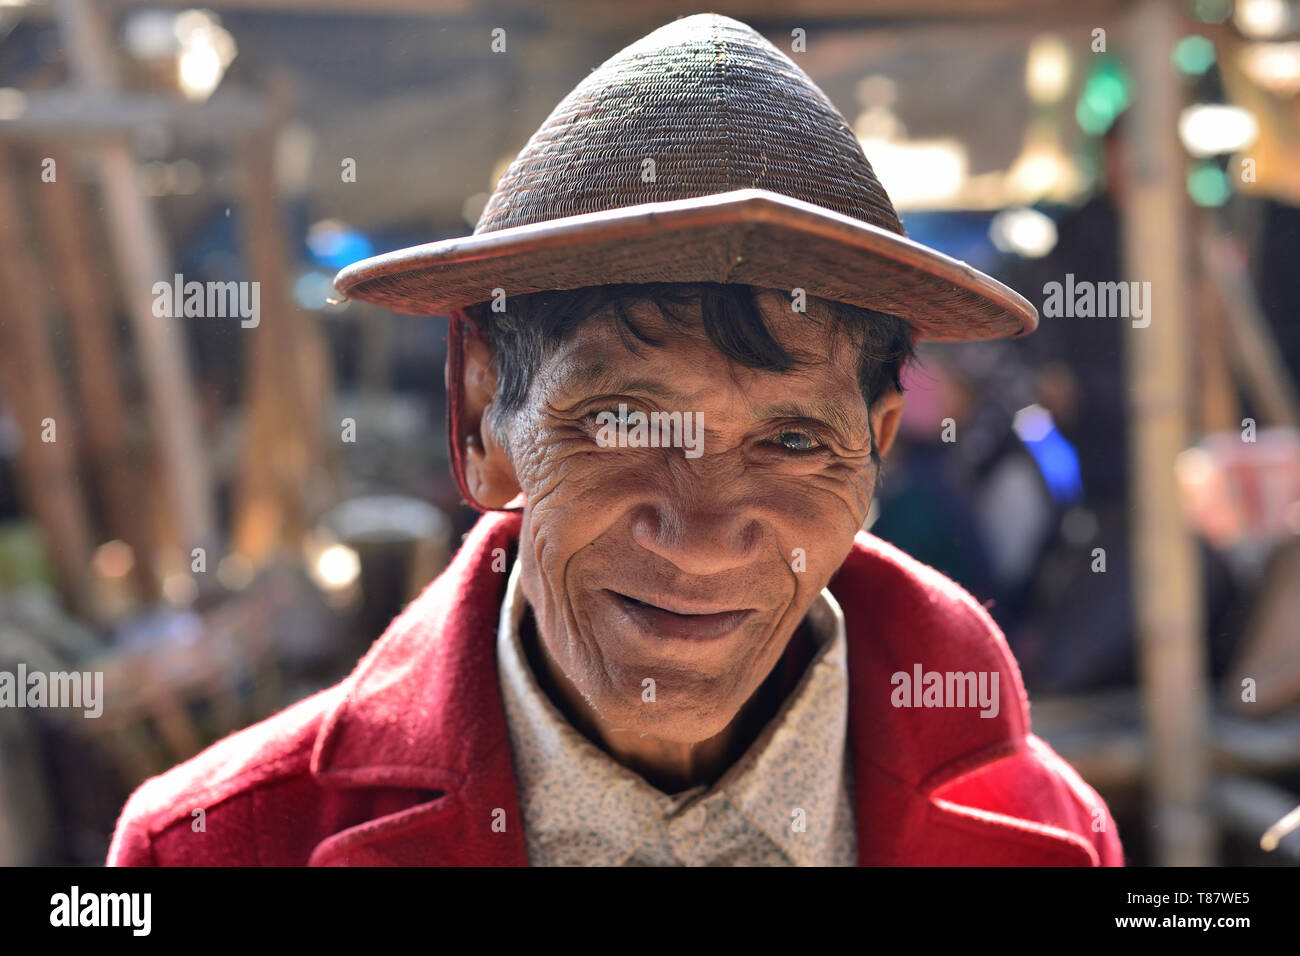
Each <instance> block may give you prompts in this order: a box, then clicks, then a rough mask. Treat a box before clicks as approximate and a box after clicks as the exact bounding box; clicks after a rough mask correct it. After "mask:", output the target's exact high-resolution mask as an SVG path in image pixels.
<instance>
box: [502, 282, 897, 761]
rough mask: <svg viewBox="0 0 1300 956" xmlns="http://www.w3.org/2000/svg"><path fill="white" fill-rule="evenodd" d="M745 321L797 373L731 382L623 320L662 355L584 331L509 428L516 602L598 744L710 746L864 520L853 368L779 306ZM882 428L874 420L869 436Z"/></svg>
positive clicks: (716, 357)
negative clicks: (617, 731) (517, 506)
mask: <svg viewBox="0 0 1300 956" xmlns="http://www.w3.org/2000/svg"><path fill="white" fill-rule="evenodd" d="M759 303H760V307H761V308H762V310H763V312H764V314H765V315H766V316H767V317H768V320H769V322H770V326H771V328H772V331H773V333H774V334H775V335H776V337H777V338H778V339H779V340H780V341H781V343H782V345H784V346H785V347H786V348H787V349H788V350H790V351H791V352H792V353H793V354H795V355H797V356H800V357H802V358H804V359H805V360H811V361H806V362H805V364H804V365H803V366H801V367H800V368H798V369H796V370H794V371H791V372H786V373H778V372H765V371H755V370H751V369H746V368H743V367H739V366H734V365H732V364H731V363H730V362H729V361H728V360H727V359H726V357H724V356H723V355H722V354H721V353H720V352H718V351H717V350H716V349H714V348H713V346H712V345H711V344H710V343H709V342H708V340H707V338H705V337H704V333H703V332H702V331H694V330H692V331H691V332H681V331H676V330H673V329H672V328H671V327H670V326H668V325H666V324H665V323H664V322H663V320H662V318H660V317H659V316H658V315H657V311H656V310H655V309H654V307H653V306H648V305H638V306H633V307H632V312H633V315H634V317H635V318H636V319H637V320H638V324H640V325H641V326H642V327H643V328H644V329H646V331H648V332H650V333H651V334H652V335H653V336H654V337H655V338H656V339H658V340H662V341H664V342H665V345H664V347H663V348H655V347H650V346H639V348H640V350H641V352H642V354H641V355H640V356H638V355H636V354H634V353H632V352H631V351H629V350H628V349H627V348H626V347H625V346H624V344H623V342H622V341H621V339H620V337H619V335H618V332H617V330H616V328H615V327H614V325H613V324H612V323H609V322H604V321H600V320H598V319H593V320H592V321H589V322H587V323H586V324H585V325H584V326H582V327H581V328H580V330H579V331H578V332H577V333H576V334H575V336H574V337H573V339H572V340H571V341H569V342H568V343H566V344H565V345H564V346H562V347H561V348H560V349H559V350H558V351H557V352H556V353H555V354H553V355H552V356H551V357H550V358H549V359H548V360H547V361H546V362H545V363H544V364H543V366H542V367H541V368H540V369H539V370H538V371H537V374H536V376H535V378H534V381H533V384H532V389H531V392H530V395H529V398H528V401H527V402H526V404H525V407H524V408H523V409H521V410H520V411H519V412H517V413H516V414H515V415H513V416H512V417H511V419H510V421H509V423H508V426H507V435H508V447H509V448H510V457H511V461H512V463H513V468H514V472H515V476H516V478H517V481H518V483H519V487H520V488H521V489H522V490H523V491H524V492H525V493H526V495H527V506H526V509H525V511H524V519H523V530H522V537H521V540H520V560H521V562H522V566H521V574H522V582H523V589H524V594H525V595H526V597H527V598H528V601H529V603H530V604H531V605H532V608H533V611H534V614H535V616H536V620H537V625H538V632H539V634H540V637H541V641H542V644H543V645H544V648H545V651H546V653H547V654H548V656H549V657H550V662H551V666H552V667H554V666H557V665H558V668H559V669H560V670H561V671H563V673H564V675H565V676H567V678H568V681H569V683H570V684H571V685H572V686H573V687H575V688H576V689H577V690H578V691H579V692H580V693H581V694H582V696H583V697H584V698H585V699H586V700H587V702H588V704H589V705H590V706H591V707H592V708H594V710H595V711H596V715H597V719H598V720H600V721H602V722H603V723H606V724H607V725H608V726H611V727H615V728H624V729H626V730H628V731H632V732H639V733H644V734H651V735H653V736H655V737H658V738H660V739H663V740H669V741H674V742H680V743H696V742H699V741H702V740H706V739H708V738H709V737H712V736H714V735H715V734H718V733H720V732H721V731H722V730H723V729H724V728H725V727H726V726H727V725H728V724H729V723H730V722H731V721H732V719H733V718H734V717H735V716H736V714H737V713H738V712H739V710H740V708H741V707H742V705H743V704H744V703H745V701H746V700H747V699H748V698H749V697H750V696H751V695H752V694H753V693H754V691H755V690H756V689H757V688H758V686H759V685H760V684H761V683H762V681H763V679H764V678H765V677H766V676H767V675H768V673H769V672H770V671H771V670H772V668H773V666H774V665H775V664H776V662H777V660H778V659H779V658H780V657H781V655H782V653H783V651H784V649H785V647H786V644H787V642H788V641H789V639H790V637H791V636H792V635H793V633H794V631H795V628H796V627H797V626H798V624H799V622H800V620H801V619H802V618H803V616H804V614H805V612H806V611H807V610H808V608H809V605H810V604H811V603H812V601H813V600H814V598H816V596H817V595H818V593H819V592H820V591H821V589H822V588H823V587H824V586H825V585H826V583H827V582H828V581H829V579H830V577H831V575H832V574H833V573H834V572H835V571H836V569H837V568H838V567H839V566H840V564H841V563H842V562H843V560H844V558H845V557H846V555H847V554H848V552H849V549H850V547H851V546H852V542H853V536H854V534H855V533H856V532H857V530H858V529H859V528H860V527H861V526H862V523H863V521H864V519H865V517H866V514H867V508H868V506H869V505H870V502H871V495H872V490H873V486H874V481H875V470H876V469H875V466H874V464H873V462H872V460H871V455H870V453H871V434H870V432H869V430H868V410H867V406H866V403H865V401H864V399H863V396H862V394H861V392H860V390H859V386H858V383H857V379H856V366H857V358H858V357H857V353H856V352H855V350H854V349H853V348H852V347H851V346H849V345H848V343H847V342H843V343H841V344H840V347H839V348H835V347H834V346H835V345H836V343H835V341H834V339H833V333H832V332H830V331H829V324H828V328H827V330H823V329H822V328H820V327H818V326H816V325H814V324H812V323H810V322H808V320H807V318H806V317H805V316H803V315H800V314H796V313H794V312H793V311H791V309H790V307H789V300H788V299H785V298H784V297H782V296H780V295H779V294H776V293H772V294H770V295H767V296H762V297H760V299H759ZM818 306H820V303H816V304H814V303H813V302H811V301H810V303H809V311H810V312H813V313H814V314H815V311H816V308H817V307H818ZM891 394H894V393H891ZM899 402H900V403H901V399H899ZM621 406H622V407H621ZM891 407H892V406H891ZM874 411H875V410H873V412H874ZM637 413H640V414H639V415H638V414H637ZM655 413H658V414H659V416H661V417H659V418H655V417H654V415H655ZM665 413H668V414H669V415H671V413H678V420H680V422H681V426H680V427H677V428H676V430H674V428H673V426H674V425H675V424H676V422H674V421H672V419H671V418H665V417H663V416H664V414H665ZM642 416H645V418H644V419H643V418H642ZM884 417H885V416H884V414H883V413H881V417H875V416H874V415H873V421H874V422H875V433H876V435H877V437H878V438H880V437H881V434H882V421H883V419H884ZM888 418H889V421H888V422H883V424H884V428H885V430H886V431H887V432H888V433H891V434H892V430H893V424H894V423H895V421H896V416H894V415H889V416H888ZM665 421H667V424H666V425H664V426H663V427H660V428H651V427H646V428H643V429H638V425H639V424H644V423H650V424H653V423H654V422H660V423H663V422H665ZM620 426H622V428H621V429H620ZM697 426H702V427H699V428H697ZM620 431H621V435H620ZM652 435H653V436H656V438H657V439H658V443H659V444H660V446H661V447H653V445H652V444H651V443H652V442H654V441H655V440H656V439H655V438H651V436H652ZM884 440H885V441H888V439H884ZM674 441H676V442H677V444H678V446H679V447H662V445H664V444H669V445H671V444H672V443H673V442H674ZM647 679H650V680H653V681H654V685H653V686H654V693H653V695H649V694H646V693H645V691H646V688H647V687H648V686H649V685H648V684H647V683H646V681H647ZM650 696H653V701H650V700H647V699H646V698H647V697H650Z"/></svg>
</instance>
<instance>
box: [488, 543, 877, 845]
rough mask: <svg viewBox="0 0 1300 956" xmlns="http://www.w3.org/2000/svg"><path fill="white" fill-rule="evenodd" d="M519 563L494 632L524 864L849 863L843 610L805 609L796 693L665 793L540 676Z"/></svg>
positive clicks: (818, 604)
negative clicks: (565, 711) (723, 765)
mask: <svg viewBox="0 0 1300 956" xmlns="http://www.w3.org/2000/svg"><path fill="white" fill-rule="evenodd" d="M526 610H527V601H526V600H525V598H524V595H523V590H522V589H521V588H520V586H519V562H518V561H515V562H514V567H513V568H512V569H511V571H510V578H509V581H508V583H507V585H506V596H505V600H504V601H503V602H502V605H501V619H500V626H499V628H498V632H497V660H498V673H499V675H500V680H501V692H502V697H503V699H504V702H505V709H506V721H507V724H508V726H509V730H510V746H511V750H512V753H513V756H514V766H515V778H516V782H517V784H518V789H519V802H520V807H521V810H522V813H523V827H524V838H525V840H526V842H527V847H528V860H529V863H530V864H531V865H533V866H853V865H855V864H856V863H857V832H856V828H855V821H854V819H853V797H852V786H853V781H852V768H851V767H850V764H849V756H848V746H847V728H848V664H847V638H846V636H845V629H844V614H843V612H842V611H841V610H840V606H839V604H838V603H837V602H836V600H835V598H834V597H832V596H831V593H830V591H829V590H823V591H822V592H821V594H820V595H819V596H818V598H817V600H816V601H815V602H813V605H812V607H811V608H810V609H809V611H808V617H807V621H808V624H809V627H810V629H811V631H812V634H813V638H814V640H815V642H816V643H817V645H818V649H817V651H816V653H815V655H814V657H813V660H812V661H811V662H810V663H809V665H808V669H807V671H806V672H805V673H804V675H803V677H802V678H801V679H800V681H799V683H798V685H797V686H796V688H795V690H794V691H793V692H792V693H791V695H790V696H789V697H788V698H787V699H786V700H785V701H784V703H783V704H782V705H781V708H780V710H779V711H778V712H777V714H776V716H775V717H773V718H772V720H771V722H770V723H769V724H768V725H767V726H766V727H765V728H764V729H763V731H762V733H761V734H760V735H759V736H758V738H757V739H756V740H755V741H754V743H753V744H752V745H751V746H750V748H749V749H748V750H747V751H746V752H745V754H744V755H743V756H742V757H741V758H740V760H739V761H737V762H736V764H735V765H734V766H732V767H731V768H730V769H729V770H728V771H727V772H726V773H725V774H723V776H722V777H721V778H720V779H719V780H718V781H717V782H716V783H715V784H714V785H713V786H712V787H705V786H702V785H701V786H697V787H693V788H691V789H689V790H685V791H683V792H681V793H678V794H672V795H669V794H665V793H663V792H662V791H660V790H658V789H656V788H655V787H653V786H652V785H650V784H649V783H647V782H646V780H645V779H644V778H642V777H641V776H640V775H639V774H636V773H634V772H633V771H631V770H629V769H628V768H626V767H624V766H622V765H621V764H619V763H618V762H617V761H615V760H614V759H613V758H611V757H610V756H609V755H608V754H606V753H605V752H604V751H603V750H601V749H600V748H599V747H597V746H595V745H594V744H592V743H591V742H590V741H588V740H587V739H586V738H585V737H584V736H583V735H582V734H581V733H579V732H578V731H577V730H576V729H575V728H574V727H573V726H572V725H571V724H569V722H568V721H567V720H565V718H564V717H563V716H562V715H561V714H560V712H559V711H558V710H557V709H556V707H555V705H554V704H552V703H551V701H550V699H549V698H548V697H547V696H546V694H545V692H544V691H543V690H542V689H541V687H540V686H539V685H538V683H537V680H536V678H535V677H534V675H533V672H532V670H531V668H530V667H529V665H528V662H527V659H526V657H525V655H524V652H523V647H522V645H521V643H520V640H519V625H520V622H521V621H522V620H523V616H524V613H525V611H526Z"/></svg>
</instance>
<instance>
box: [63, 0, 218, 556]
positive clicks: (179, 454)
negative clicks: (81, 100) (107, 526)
mask: <svg viewBox="0 0 1300 956" xmlns="http://www.w3.org/2000/svg"><path fill="white" fill-rule="evenodd" d="M54 6H55V12H56V14H57V16H58V20H59V27H60V31H61V33H62V35H63V40H64V46H65V49H66V51H67V58H68V65H69V67H70V68H71V70H72V72H73V74H74V76H75V77H76V79H77V81H78V83H79V85H80V86H81V88H82V89H84V90H86V91H88V92H98V93H108V92H113V91H116V90H117V89H118V87H119V80H118V71H117V64H116V62H115V59H114V51H113V46H112V43H111V41H110V39H109V35H108V28H107V25H106V24H105V22H104V19H103V9H102V8H101V7H100V6H98V5H97V4H93V3H90V2H87V0H55V5H54ZM96 159H97V161H98V165H99V174H100V180H101V185H102V190H103V196H104V202H105V212H106V214H107V217H108V225H109V230H110V233H111V235H112V238H113V246H114V251H115V253H116V254H117V259H118V267H119V271H120V273H121V283H122V296H123V299H124V301H125V303H126V307H127V311H128V313H129V314H130V316H131V320H132V322H133V324H134V328H135V333H136V338H137V340H138V343H139V347H140V357H141V364H142V366H143V370H144V378H145V381H146V383H147V386H148V395H149V411H150V417H151V420H152V422H153V427H154V431H155V433H156V437H157V442H158V449H159V453H160V457H161V459H162V462H163V471H164V474H165V475H166V476H167V484H168V490H169V492H170V494H171V497H172V500H173V501H174V502H175V512H176V514H175V525H176V527H177V528H178V530H179V538H180V540H179V542H177V544H178V545H179V547H180V549H181V551H182V552H183V553H184V554H185V556H186V560H187V561H188V554H189V551H190V549H191V548H194V547H211V546H213V545H215V543H216V542H215V540H214V536H215V529H216V516H215V502H214V500H213V495H212V489H211V479H210V476H209V473H208V459H207V455H206V453H205V451H204V444H203V438H202V435H201V433H200V428H199V414H198V408H197V406H196V403H195V401H194V396H193V393H192V392H191V390H190V380H191V373H190V365H189V358H188V355H187V353H186V347H185V339H184V336H183V335H182V334H181V327H180V322H183V321H184V319H181V318H170V319H169V318H164V317H159V316H156V315H154V313H153V303H154V295H153V285H154V283H156V282H168V283H170V282H171V281H172V270H171V267H170V264H169V261H168V260H169V257H168V256H167V254H166V251H165V248H164V241H163V234H162V228H161V226H160V225H159V224H158V221H157V219H156V217H155V215H154V212H153V209H152V207H151V206H150V205H149V202H148V200H147V199H146V198H145V196H144V193H143V192H142V190H141V189H140V184H139V182H138V177H137V170H136V164H135V158H134V157H133V156H132V155H131V151H130V149H129V148H128V146H127V144H126V143H125V142H123V141H120V140H109V141H105V142H104V143H103V144H102V145H100V146H99V147H97V149H96Z"/></svg>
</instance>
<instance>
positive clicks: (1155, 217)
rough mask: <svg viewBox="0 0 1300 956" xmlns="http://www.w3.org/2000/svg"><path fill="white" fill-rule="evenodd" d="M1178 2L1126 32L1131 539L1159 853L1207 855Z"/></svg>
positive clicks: (1167, 861) (1174, 857)
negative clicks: (1132, 304)
mask: <svg viewBox="0 0 1300 956" xmlns="http://www.w3.org/2000/svg"><path fill="white" fill-rule="evenodd" d="M1180 28H1181V23H1180V15H1179V11H1178V5H1177V3H1176V2H1175V0H1139V2H1137V3H1136V4H1135V5H1134V7H1133V13H1132V15H1131V19H1130V21H1129V24H1128V30H1127V32H1128V35H1129V36H1131V37H1133V38H1134V41H1133V42H1134V46H1135V47H1140V50H1141V53H1140V55H1135V56H1133V57H1132V58H1130V63H1131V65H1132V69H1133V74H1134V80H1135V87H1136V88H1135V90H1134V95H1133V99H1132V106H1131V107H1130V108H1129V116H1128V122H1127V133H1128V137H1129V140H1128V147H1129V148H1128V150H1127V151H1126V162H1127V164H1128V167H1129V169H1128V173H1129V180H1130V182H1131V183H1132V190H1131V196H1130V197H1129V199H1128V202H1127V204H1126V206H1125V208H1124V209H1123V211H1122V212H1123V216H1124V221H1123V241H1124V252H1125V257H1124V258H1125V263H1126V267H1127V273H1128V275H1127V276H1126V277H1125V278H1127V279H1129V280H1136V281H1138V282H1150V283H1151V285H1150V289H1151V300H1150V302H1149V303H1148V305H1149V309H1150V311H1149V313H1148V316H1149V319H1150V324H1149V325H1148V326H1146V327H1145V328H1134V327H1132V324H1131V323H1129V322H1126V323H1125V351H1126V360H1127V378H1128V383H1129V405H1130V415H1131V418H1130V421H1131V426H1130V436H1131V445H1132V502H1131V506H1132V507H1131V512H1130V513H1131V514H1132V515H1133V526H1132V540H1133V552H1134V558H1135V573H1134V581H1133V587H1134V592H1135V594H1134V597H1135V601H1134V606H1135V608H1136V613H1137V630H1138V658H1139V661H1138V663H1139V672H1140V674H1141V681H1142V700H1143V709H1144V711H1145V720H1146V730H1147V736H1148V740H1149V743H1150V746H1149V748H1148V753H1149V755H1150V765H1149V766H1148V767H1147V773H1148V776H1147V780H1148V783H1149V794H1150V822H1151V827H1152V830H1151V834H1152V837H1153V842H1154V856H1155V860H1156V862H1157V863H1159V864H1162V865H1165V866H1205V865H1207V864H1210V863H1211V862H1212V861H1213V852H1214V832H1213V828H1212V825H1211V816H1210V813H1209V809H1210V808H1209V803H1208V794H1209V790H1208V786H1209V754H1208V696H1207V690H1206V676H1205V675H1206V654H1205V647H1204V624H1203V621H1202V608H1201V597H1202V595H1201V585H1200V573H1199V564H1198V558H1197V552H1196V547H1195V542H1194V540H1193V537H1192V534H1191V532H1190V530H1189V529H1188V527H1187V526H1186V524H1185V523H1184V521H1183V517H1182V515H1181V513H1180V510H1179V503H1178V488H1177V486H1176V484H1175V480H1174V459H1175V458H1176V457H1177V455H1178V453H1179V452H1181V451H1182V450H1183V449H1184V448H1186V447H1187V446H1188V444H1189V431H1190V430H1189V414H1190V409H1191V406H1192V399H1191V378H1190V375H1189V368H1190V366H1191V361H1190V351H1191V350H1192V349H1194V348H1204V347H1212V346H1207V345H1206V344H1205V343H1199V342H1197V341H1195V338H1196V325H1195V323H1193V322H1191V321H1190V320H1189V316H1190V313H1189V309H1190V304H1191V303H1190V301H1189V296H1188V293H1189V290H1190V289H1191V288H1192V285H1191V281H1190V276H1189V272H1188V268H1187V256H1188V251H1189V250H1188V248H1187V222H1188V215H1187V212H1188V210H1187V197H1186V194H1185V193H1186V190H1185V186H1184V174H1183V167H1184V157H1183V154H1182V148H1181V146H1180V144H1179V142H1178V137H1177V131H1176V130H1177V121H1178V113H1179V109H1180V106H1181V102H1180V99H1181V93H1180V86H1179V80H1178V77H1177V75H1176V74H1175V72H1174V70H1173V68H1172V67H1171V66H1170V54H1171V51H1172V50H1173V47H1174V43H1175V42H1176V41H1177V39H1178V37H1179V35H1180Z"/></svg>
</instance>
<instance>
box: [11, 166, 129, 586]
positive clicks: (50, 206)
mask: <svg viewBox="0 0 1300 956" xmlns="http://www.w3.org/2000/svg"><path fill="white" fill-rule="evenodd" d="M47 152H48V151H47ZM50 155H51V157H52V158H53V159H54V160H55V163H56V165H55V168H56V169H59V170H62V177H61V178H58V179H56V180H55V181H54V182H51V183H43V184H42V185H41V186H40V187H39V188H37V189H36V190H35V193H36V201H37V209H38V210H39V216H38V219H39V222H40V228H39V229H38V230H37V231H38V232H40V233H41V234H42V238H43V239H44V243H43V247H44V248H45V250H46V261H47V262H48V263H49V264H50V267H51V268H52V269H53V270H55V272H56V273H57V274H58V276H59V281H58V282H56V283H54V286H55V288H56V290H57V293H56V294H57V295H58V296H59V297H60V298H61V299H62V303H63V306H64V308H65V310H66V312H67V315H68V318H69V321H70V326H71V329H72V344H73V349H74V353H75V355H76V376H75V378H76V384H77V392H78V397H79V402H78V404H79V407H80V418H81V420H82V421H83V422H84V425H85V427H84V430H83V435H84V439H85V440H84V445H85V449H86V457H87V458H88V460H89V464H90V470H91V471H92V472H93V474H94V478H95V485H96V487H97V488H98V490H99V492H100V495H101V497H102V500H103V506H104V511H105V515H104V519H105V520H104V525H105V530H106V531H107V533H108V534H109V535H110V536H111V537H113V538H118V539H120V540H122V541H125V542H126V543H127V544H129V545H130V546H131V549H132V551H133V552H134V554H135V559H136V574H135V580H136V582H137V583H138V584H139V585H141V586H142V587H143V588H145V589H146V591H148V592H150V593H151V592H152V590H153V587H152V579H151V577H150V575H149V574H148V569H149V568H151V567H152V556H153V555H152V548H153V541H152V536H151V535H150V534H149V533H148V530H149V520H148V517H147V512H146V510H145V509H146V502H144V501H143V500H142V499H141V496H140V493H139V488H140V483H141V480H142V475H141V473H140V470H139V469H138V468H137V467H136V465H135V463H134V462H133V461H132V458H131V449H130V447H129V443H128V440H127V412H126V403H125V399H124V392H123V388H122V379H121V375H120V374H119V372H118V344H117V341H116V335H115V334H114V329H113V324H112V318H113V315H114V307H115V302H116V300H115V297H114V294H113V290H112V289H111V288H109V287H107V286H108V283H107V282H106V281H105V279H104V277H103V276H102V275H101V274H100V272H99V271H98V269H97V268H96V266H95V264H96V262H97V260H98V256H99V251H98V250H97V249H95V248H94V247H93V245H92V243H91V240H90V236H89V235H88V233H87V231H86V228H85V227H86V225H87V224H89V223H93V222H94V216H93V215H92V213H91V211H90V209H89V208H88V207H87V204H86V201H85V196H84V195H83V193H82V187H81V185H80V184H79V183H77V182H76V180H75V179H74V178H73V177H72V176H71V175H70V170H71V168H72V165H71V163H72V159H71V157H70V156H69V155H68V154H66V153H58V152H53V153H50Z"/></svg>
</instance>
